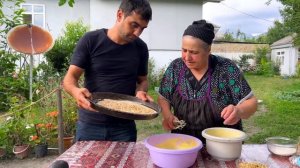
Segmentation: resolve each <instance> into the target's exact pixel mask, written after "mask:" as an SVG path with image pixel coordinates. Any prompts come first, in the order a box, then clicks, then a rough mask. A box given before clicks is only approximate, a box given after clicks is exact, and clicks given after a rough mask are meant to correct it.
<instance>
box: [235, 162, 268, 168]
mask: <svg viewBox="0 0 300 168" xmlns="http://www.w3.org/2000/svg"><path fill="white" fill-rule="evenodd" d="M239 168H268V166H266V165H265V164H262V163H254V162H241V163H239Z"/></svg>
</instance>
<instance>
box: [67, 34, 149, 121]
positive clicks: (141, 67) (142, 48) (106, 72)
mask: <svg viewBox="0 0 300 168" xmlns="http://www.w3.org/2000/svg"><path fill="white" fill-rule="evenodd" d="M148 57H149V55H148V48H147V45H146V44H145V43H144V42H143V41H142V40H141V39H140V38H138V39H136V40H135V41H133V42H130V43H127V44H124V45H119V44H116V43H115V42H113V41H112V40H111V39H109V38H108V36H107V29H100V30H95V31H91V32H88V33H86V34H85V35H84V36H83V37H82V38H81V39H80V40H79V42H78V44H77V46H76V48H75V51H74V54H73V57H72V60H71V65H76V66H78V67H80V68H82V69H84V70H85V73H84V77H85V80H84V84H85V87H86V88H87V89H88V90H89V91H90V92H114V93H121V94H127V95H135V89H136V81H137V77H138V76H144V75H147V68H148V66H147V65H148ZM79 120H80V121H83V122H87V123H95V124H97V123H99V124H104V123H105V124H114V123H117V122H129V120H124V119H119V118H115V117H111V116H107V115H103V114H101V113H95V112H89V111H86V110H83V109H79Z"/></svg>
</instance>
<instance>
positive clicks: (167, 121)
mask: <svg viewBox="0 0 300 168" xmlns="http://www.w3.org/2000/svg"><path fill="white" fill-rule="evenodd" d="M176 120H178V119H177V117H175V116H174V115H173V114H171V115H169V116H168V117H167V118H164V119H163V121H162V125H163V127H164V129H165V130H167V131H170V130H173V129H174V128H175V126H174V121H176Z"/></svg>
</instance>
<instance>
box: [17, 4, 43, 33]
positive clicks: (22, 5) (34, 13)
mask: <svg viewBox="0 0 300 168" xmlns="http://www.w3.org/2000/svg"><path fill="white" fill-rule="evenodd" d="M24 6H31V11H30V12H27V11H24V12H23V14H27V15H31V23H32V24H33V25H36V24H34V19H35V15H42V18H43V26H42V28H45V26H46V8H45V4H33V3H22V4H21V5H20V7H21V8H22V9H25V8H24ZM35 6H39V7H42V9H43V11H42V12H34V7H35ZM23 23H24V20H23ZM37 26H40V25H37Z"/></svg>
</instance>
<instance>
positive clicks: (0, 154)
mask: <svg viewBox="0 0 300 168" xmlns="http://www.w3.org/2000/svg"><path fill="white" fill-rule="evenodd" d="M5 154H6V149H5V148H3V147H1V148H0V157H3V156H4V155H5Z"/></svg>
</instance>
